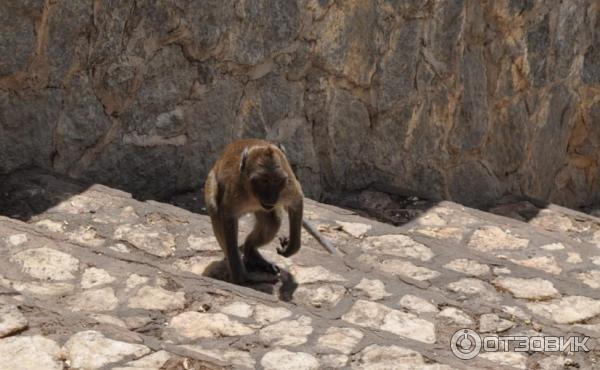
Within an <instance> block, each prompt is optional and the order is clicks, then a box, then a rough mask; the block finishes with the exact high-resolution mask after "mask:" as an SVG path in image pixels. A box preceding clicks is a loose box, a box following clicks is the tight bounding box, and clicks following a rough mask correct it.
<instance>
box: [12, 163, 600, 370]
mask: <svg viewBox="0 0 600 370" xmlns="http://www.w3.org/2000/svg"><path fill="white" fill-rule="evenodd" d="M29 176H30V179H31V180H32V181H30V182H29V183H28V188H27V191H26V193H27V194H28V196H27V197H25V196H23V195H22V194H21V195H19V194H17V193H15V192H14V191H12V190H10V189H8V190H7V192H5V194H7V198H4V201H3V203H2V204H0V206H1V209H2V210H4V211H7V210H12V211H15V212H16V211H17V210H18V209H23V210H24V211H23V212H25V213H27V212H28V213H27V215H25V214H24V215H22V217H20V218H21V219H22V220H17V219H15V218H8V217H0V257H1V258H0V313H1V315H0V358H2V359H3V361H0V369H11V370H12V369H28V370H35V369H40V370H41V369H44V370H45V369H67V368H72V369H101V368H123V369H126V368H147V369H159V368H165V369H172V368H177V366H184V364H185V366H188V368H194V369H205V368H209V369H213V368H228V367H229V368H236V369H237V368H248V369H252V368H257V367H258V368H260V367H262V368H264V369H278V368H282V367H281V366H282V364H286V366H288V367H289V368H298V369H319V368H356V369H381V368H399V367H398V366H401V367H400V368H406V369H498V368H507V369H510V368H517V369H525V368H539V369H558V368H561V367H560V366H563V365H564V364H569V366H577V367H579V368H582V369H583V368H585V369H588V368H589V369H591V368H595V367H596V366H597V361H599V360H600V358H599V357H598V354H597V352H596V349H595V343H596V339H597V338H600V292H599V291H598V288H597V287H594V286H592V285H591V284H585V283H584V282H582V276H585V279H588V280H593V276H594V271H597V269H598V266H597V265H598V257H597V256H598V255H599V254H600V253H599V252H598V251H599V249H598V248H599V245H598V244H597V243H598V240H597V238H596V236H597V233H600V220H599V219H597V218H594V217H592V216H588V215H584V214H580V213H577V212H574V211H570V210H566V209H564V208H560V207H556V206H549V207H547V208H546V209H544V210H539V212H538V213H537V214H538V215H540V217H542V218H543V222H540V221H538V219H536V218H535V217H533V218H530V221H529V222H526V220H523V219H518V217H516V216H515V215H514V214H511V213H510V212H505V213H506V214H507V215H508V216H509V217H506V216H502V215H497V214H493V213H487V212H483V211H479V210H475V209H470V208H466V207H463V206H460V205H457V204H455V203H451V202H440V203H438V204H436V205H434V206H432V207H431V208H429V209H427V210H425V211H424V213H423V216H422V217H420V218H416V219H414V220H413V221H411V222H409V223H407V224H406V225H403V226H399V227H396V226H391V225H387V224H383V223H380V222H376V221H372V220H369V219H366V218H363V217H360V216H357V215H356V214H354V213H353V212H351V211H347V210H344V209H340V208H336V207H332V206H327V205H323V204H318V203H316V202H313V201H309V200H307V204H306V216H307V217H308V218H309V219H311V220H312V222H313V223H315V224H316V225H318V227H319V228H320V229H321V230H322V233H323V234H324V235H325V236H326V237H327V238H329V239H330V240H331V241H332V243H333V244H334V245H336V246H337V248H338V249H339V251H340V252H341V254H342V258H341V259H336V258H335V257H332V256H330V255H329V254H327V253H326V252H324V251H323V250H322V248H320V246H319V245H318V244H317V243H316V241H315V240H313V239H312V238H311V237H310V236H309V235H303V248H302V249H301V251H300V252H299V253H298V254H297V255H295V256H293V257H292V258H290V259H285V258H282V257H280V256H278V255H277V254H276V253H275V252H274V249H275V248H274V246H275V242H273V243H272V244H271V245H268V246H265V247H264V248H263V249H262V252H263V253H264V254H265V256H266V257H268V258H270V259H272V260H273V261H274V262H276V263H277V264H279V266H280V267H281V268H282V273H281V275H280V277H279V279H278V280H277V281H274V282H269V283H266V282H265V283H256V284H253V285H249V286H246V287H242V286H236V285H232V284H229V283H227V282H226V269H225V267H224V264H223V262H222V254H221V251H220V250H219V249H217V248H215V245H214V243H215V241H214V239H213V238H212V232H211V227H210V223H209V219H208V217H207V216H204V215H199V214H195V213H191V212H189V211H186V210H183V209H181V208H177V207H175V206H172V205H168V204H163V203H158V202H155V201H145V202H144V201H139V200H135V199H133V198H132V197H131V196H130V195H129V194H128V193H125V192H122V191H119V190H114V189H111V188H108V187H106V186H101V185H93V186H83V185H81V184H79V183H77V182H74V181H70V180H67V179H64V178H58V177H55V176H53V175H49V174H37V175H34V174H30V175H29ZM8 183H10V182H8ZM6 184H7V183H5V186H6ZM9 199H12V200H9ZM15 199H18V200H19V202H20V203H19V205H20V206H19V207H16V206H15V203H14V201H15ZM10 202H13V203H10ZM503 207H504V208H502V209H503V210H504V211H506V210H507V209H513V208H514V207H517V206H515V205H514V204H512V205H511V206H509V205H504V206H503ZM511 207H513V208H511ZM517 208H518V207H517ZM496 213H500V212H499V211H498V210H496ZM567 220H569V221H567ZM251 224H252V223H251V221H249V220H246V219H243V220H242V222H241V224H240V232H241V233H242V234H244V233H247V232H249V230H250V228H251ZM340 224H341V225H353V227H354V228H355V229H358V230H361V232H360V233H356V232H347V230H344V229H343V228H340V227H339V225H340ZM432 224H435V225H436V226H435V227H436V228H438V229H432ZM357 225H368V226H369V227H364V226H360V227H358V226H357ZM557 225H559V227H558V228H556V229H555V228H554V227H555V226H557ZM565 225H568V228H567V227H566V226H565ZM125 227H126V228H127V230H130V231H133V232H135V233H140V235H139V236H135V237H130V236H131V235H132V234H130V233H129V231H128V232H116V231H117V230H119V229H120V230H125ZM439 228H452V229H453V230H455V231H453V232H452V235H453V236H452V237H448V233H446V232H440V233H438V231H436V230H440V229H439ZM423 230H427V231H426V232H423ZM285 232H286V231H285V230H282V231H281V233H282V234H283V233H285ZM73 235H79V236H80V237H76V238H74V237H73ZM456 235H458V236H459V237H455V236H456ZM146 238H150V239H152V240H153V241H152V242H149V243H150V246H161V247H160V248H159V249H158V250H163V249H161V248H162V246H164V245H163V244H162V242H163V241H168V243H167V244H166V245H168V246H169V250H168V251H169V253H154V252H155V249H154V247H152V248H148V247H147V246H146V245H145V244H144V243H145V242H144V240H145V239H146ZM164 251H166V249H164ZM573 253H576V254H577V255H578V256H579V259H577V260H574V259H572V258H571V259H570V260H569V256H570V255H572V254H573ZM542 257H543V258H548V259H551V260H552V261H553V265H554V264H555V265H556V267H557V268H554V269H551V270H548V269H542V268H540V266H538V264H536V263H531V264H524V263H521V261H524V260H531V259H532V258H542ZM182 261H184V262H182ZM190 261H193V262H190ZM190 266H193V268H191V267H190ZM542 266H547V264H545V263H542ZM420 269H422V270H420ZM582 274H587V275H582ZM462 328H471V329H473V330H475V331H478V332H480V333H486V335H534V334H540V335H567V334H569V335H586V336H589V337H591V338H592V339H591V340H590V341H589V342H588V346H589V347H590V348H591V349H592V352H589V353H577V352H576V353H553V354H551V353H546V354H543V353H493V352H488V353H482V354H481V355H480V356H478V357H476V358H475V359H473V360H470V361H468V362H467V361H463V360H460V359H458V358H456V357H455V356H453V355H452V353H451V351H450V347H449V341H450V338H451V337H452V335H453V334H454V333H455V332H456V331H457V330H459V329H462ZM532 333H533V334H532ZM5 359H8V361H6V360H5ZM557 364H558V365H557ZM556 366H559V367H556Z"/></svg>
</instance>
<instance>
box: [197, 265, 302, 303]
mask: <svg viewBox="0 0 600 370" xmlns="http://www.w3.org/2000/svg"><path fill="white" fill-rule="evenodd" d="M202 275H203V276H206V277H210V278H213V279H217V280H222V281H225V282H230V279H229V272H228V271H227V261H226V260H225V259H223V260H221V261H215V262H212V263H210V264H209V265H208V266H207V267H206V269H205V270H204V273H203V274H202ZM248 276H249V278H250V279H251V281H250V282H248V283H246V284H244V286H245V287H248V288H251V289H254V290H257V291H259V292H263V293H266V294H269V295H274V294H275V293H276V292H277V296H278V297H279V299H280V300H282V301H285V302H289V301H291V300H292V298H293V297H294V292H295V291H296V289H297V288H298V282H297V281H296V279H295V278H294V275H292V274H291V273H290V272H289V271H287V270H285V269H283V268H282V267H281V266H279V274H277V275H272V274H268V273H264V272H257V271H251V272H248Z"/></svg>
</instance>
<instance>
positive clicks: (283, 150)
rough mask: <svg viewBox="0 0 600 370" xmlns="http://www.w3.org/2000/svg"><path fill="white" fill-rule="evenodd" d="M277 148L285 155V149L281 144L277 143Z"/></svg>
mask: <svg viewBox="0 0 600 370" xmlns="http://www.w3.org/2000/svg"><path fill="white" fill-rule="evenodd" d="M277 147H278V148H279V150H281V151H282V152H283V154H285V155H287V151H286V150H285V147H284V146H283V144H282V143H277Z"/></svg>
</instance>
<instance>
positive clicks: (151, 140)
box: [0, 0, 600, 206]
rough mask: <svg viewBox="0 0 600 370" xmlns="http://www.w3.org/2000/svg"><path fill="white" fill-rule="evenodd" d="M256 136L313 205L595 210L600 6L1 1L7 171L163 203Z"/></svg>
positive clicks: (547, 1) (503, 0)
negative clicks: (359, 194) (538, 201)
mask: <svg viewBox="0 0 600 370" xmlns="http://www.w3.org/2000/svg"><path fill="white" fill-rule="evenodd" d="M250 136H252V137H266V138H269V139H273V140H279V141H281V142H283V143H284V145H285V146H286V147H287V149H288V152H289V156H290V157H291V161H292V162H293V164H294V166H295V168H296V171H297V173H298V175H299V177H300V178H301V180H302V182H303V184H304V186H305V188H306V192H307V194H309V195H310V196H312V197H316V198H318V197H319V196H321V195H323V194H326V193H327V192H330V191H332V190H357V189H364V188H367V187H371V186H379V187H381V186H383V185H385V186H387V187H390V188H395V189H401V190H404V191H410V192H415V193H417V194H419V195H422V196H425V197H430V198H449V199H453V200H455V201H458V202H463V203H467V204H478V203H484V202H487V201H490V200H493V199H494V198H495V197H498V196H500V195H502V194H505V193H515V194H525V195H528V196H532V197H537V198H543V199H549V200H552V201H555V202H558V203H562V204H566V205H570V206H576V205H582V204H587V203H590V202H593V201H598V200H599V199H600V191H599V183H598V168H599V164H598V162H599V159H600V151H599V150H598V149H599V146H600V3H598V2H597V1H595V0H570V1H559V0H498V1H481V0H447V1H446V0H444V1H442V0H437V1H435V0H404V1H401V0H376V1H375V0H374V1H360V0H343V1H342V0H338V1H334V0H297V1H293V0H270V1H269V0H237V1H229V0H218V1H216V0H196V1H191V0H170V1H150V0H147V1H144V0H138V1H118V0H95V1H92V0H87V1H84V0H81V1H67V0H45V1H44V0H2V1H1V2H0V172H3V173H8V172H11V171H13V170H15V169H17V168H19V167H24V166H28V165H38V166H42V167H45V168H49V169H54V170H57V171H59V172H61V173H66V174H68V175H71V176H75V177H79V178H86V179H91V180H94V181H99V182H103V183H107V184H109V185H113V186H119V187H121V188H125V189H127V190H129V191H132V192H134V193H137V194H140V195H148V196H166V195H169V194H171V193H173V192H175V191H183V190H190V189H196V188H198V187H199V186H200V185H201V183H202V182H203V179H204V177H205V175H206V173H207V171H208V169H209V167H210V165H211V163H212V162H213V161H214V160H215V158H216V157H217V155H218V153H219V151H220V150H221V149H222V148H223V147H224V145H225V144H226V143H227V142H229V141H230V140H232V139H234V138H236V137H250Z"/></svg>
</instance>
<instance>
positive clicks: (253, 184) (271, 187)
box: [240, 146, 288, 211]
mask: <svg viewBox="0 0 600 370" xmlns="http://www.w3.org/2000/svg"><path fill="white" fill-rule="evenodd" d="M282 160H285V158H283V157H282V154H280V153H279V152H278V151H277V149H275V148H273V147H271V146H264V147H252V148H250V149H248V148H246V149H244V151H243V152H242V158H241V163H240V172H241V174H242V178H244V179H245V186H246V188H247V189H248V190H249V191H250V192H251V193H252V195H254V196H255V197H256V198H257V199H258V201H259V202H260V205H261V206H262V207H263V208H264V209H265V210H267V211H270V210H272V209H273V208H274V207H275V206H276V205H277V202H278V201H279V195H280V194H281V191H282V190H283V189H285V187H286V185H287V182H288V175H287V173H286V172H285V170H284V168H283V167H282V165H281V161H282Z"/></svg>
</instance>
